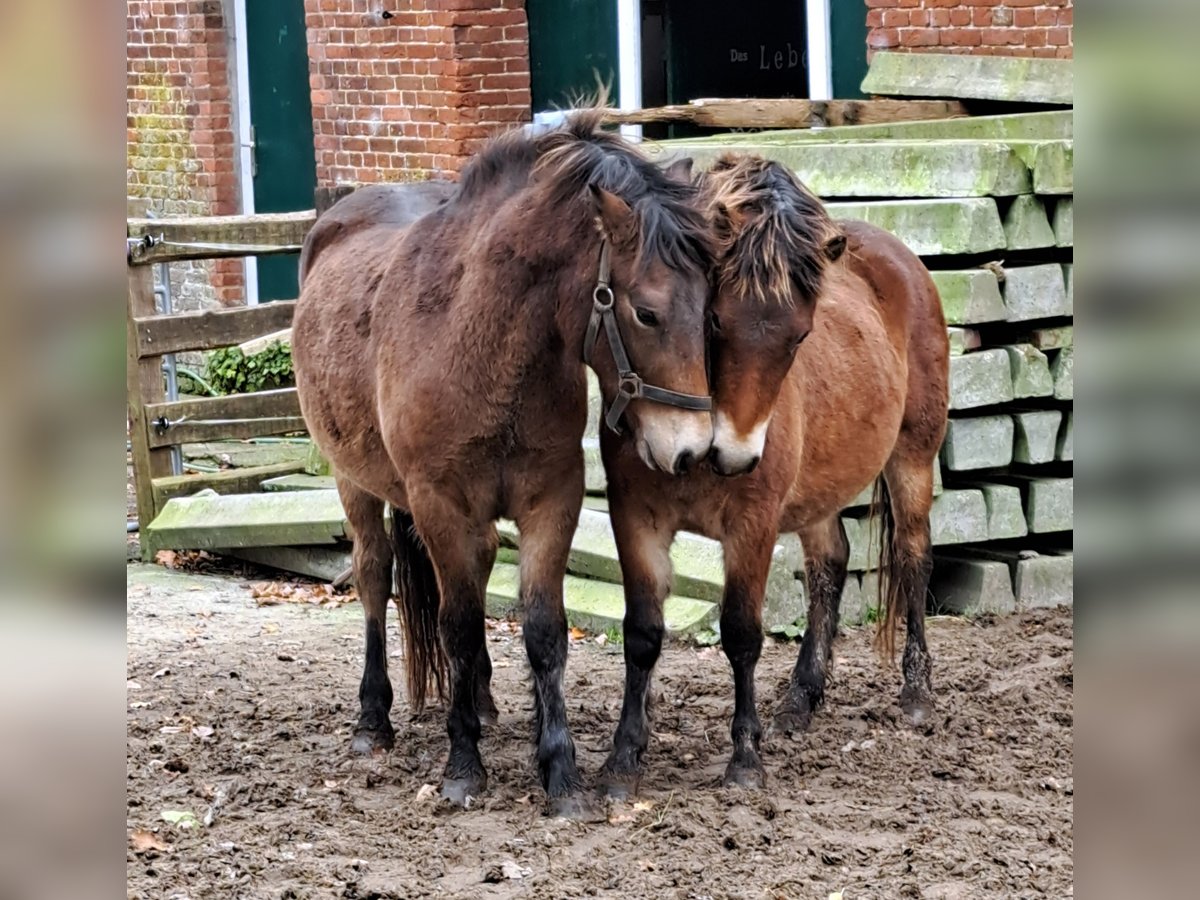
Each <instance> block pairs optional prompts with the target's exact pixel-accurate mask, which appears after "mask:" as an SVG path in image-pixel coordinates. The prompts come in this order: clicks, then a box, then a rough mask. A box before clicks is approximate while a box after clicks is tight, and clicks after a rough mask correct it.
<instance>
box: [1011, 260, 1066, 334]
mask: <svg viewBox="0 0 1200 900" xmlns="http://www.w3.org/2000/svg"><path fill="white" fill-rule="evenodd" d="M1003 295H1004V306H1005V309H1006V310H1007V318H1008V321H1010V322H1023V321H1027V320H1029V319H1051V318H1056V317H1059V316H1069V315H1071V303H1070V302H1069V301H1068V300H1067V288H1066V281H1065V280H1064V277H1063V267H1062V266H1061V265H1060V264H1059V263H1048V264H1046V265H1041V266H1013V267H1012V268H1005V270H1004V286H1003Z"/></svg>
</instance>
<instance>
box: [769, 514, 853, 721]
mask: <svg viewBox="0 0 1200 900" xmlns="http://www.w3.org/2000/svg"><path fill="white" fill-rule="evenodd" d="M800 542H801V543H802V544H803V545H804V577H805V581H806V586H807V588H808V627H807V628H805V630H804V639H803V640H802V641H801V643H800V655H799V657H798V658H797V660H796V667H795V669H793V670H792V677H791V681H790V683H789V684H788V690H787V694H786V696H785V697H784V699H783V702H782V703H781V704H780V707H779V710H778V711H777V712H776V714H775V718H774V720H773V721H772V723H771V729H772V731H775V732H781V733H785V734H797V733H800V732H803V731H807V730H808V727H809V725H810V724H811V723H812V717H813V713H815V712H816V711H817V709H818V708H820V706H821V704H822V703H824V701H825V680H826V677H827V674H828V667H829V662H830V660H831V659H832V656H833V641H834V639H835V638H836V637H837V625H838V607H839V606H840V605H841V600H842V589H843V588H844V587H845V585H846V563H847V562H848V561H849V559H850V544H849V542H848V541H847V540H846V530H845V528H843V527H842V520H841V517H840V516H837V515H834V516H831V517H830V518H828V519H826V520H825V521H823V522H818V523H817V524H815V525H812V526H809V527H807V528H805V529H804V530H803V531H801V533H800Z"/></svg>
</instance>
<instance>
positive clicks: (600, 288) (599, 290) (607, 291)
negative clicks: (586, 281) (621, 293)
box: [592, 284, 616, 312]
mask: <svg viewBox="0 0 1200 900" xmlns="http://www.w3.org/2000/svg"><path fill="white" fill-rule="evenodd" d="M604 296H607V297H608V302H607V303H603V302H601V300H600V298H601V297H604ZM615 302H616V298H615V297H614V296H613V292H612V288H610V287H609V286H608V285H607V284H598V285H596V287H595V288H593V290H592V303H594V304H595V305H596V309H598V310H600V311H601V312H605V311H607V310H610V309H612V308H613V303H615Z"/></svg>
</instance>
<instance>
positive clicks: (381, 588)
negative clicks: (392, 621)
mask: <svg viewBox="0 0 1200 900" xmlns="http://www.w3.org/2000/svg"><path fill="white" fill-rule="evenodd" d="M337 487H338V495H339V496H340V497H341V500H342V507H343V508H344V509H345V511H346V520H347V521H348V522H349V523H350V527H351V529H352V530H353V532H354V550H353V552H352V562H353V564H354V584H355V587H357V589H358V596H359V599H360V600H361V601H362V607H363V613H364V615H365V618H366V651H367V652H366V657H367V658H366V663H365V665H364V666H363V676H362V682H361V683H360V685H359V688H358V700H359V705H360V707H361V711H360V713H359V717H358V724H357V725H356V726H355V728H354V737H353V739H352V740H351V742H350V749H351V750H353V751H354V752H355V753H371V752H372V751H375V750H390V749H391V748H392V744H393V742H394V740H395V732H394V730H393V729H392V723H391V720H390V718H389V714H390V713H391V709H392V682H391V679H390V678H389V677H388V669H387V607H388V598H389V597H390V596H391V592H392V591H391V588H392V548H391V543H390V541H389V540H388V536H387V532H386V531H385V530H384V525H383V501H382V500H380V499H379V498H378V497H375V496H374V495H372V494H368V493H367V492H366V491H364V490H362V489H361V488H359V487H357V486H355V485H354V484H352V483H351V482H349V481H347V480H345V479H344V478H339V479H338V480H337Z"/></svg>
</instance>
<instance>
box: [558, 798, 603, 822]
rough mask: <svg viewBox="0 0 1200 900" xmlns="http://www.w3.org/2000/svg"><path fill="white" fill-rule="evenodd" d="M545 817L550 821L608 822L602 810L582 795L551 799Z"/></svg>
mask: <svg viewBox="0 0 1200 900" xmlns="http://www.w3.org/2000/svg"><path fill="white" fill-rule="evenodd" d="M547 815H549V816H550V818H552V819H570V820H571V821H573V822H605V821H607V820H608V816H607V815H605V812H604V810H602V809H601V808H600V807H599V806H598V805H597V804H595V803H593V802H592V801H591V800H590V799H589V798H588V797H586V796H585V795H583V794H567V795H566V796H565V797H551V798H550V802H549V803H548V804H547Z"/></svg>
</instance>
